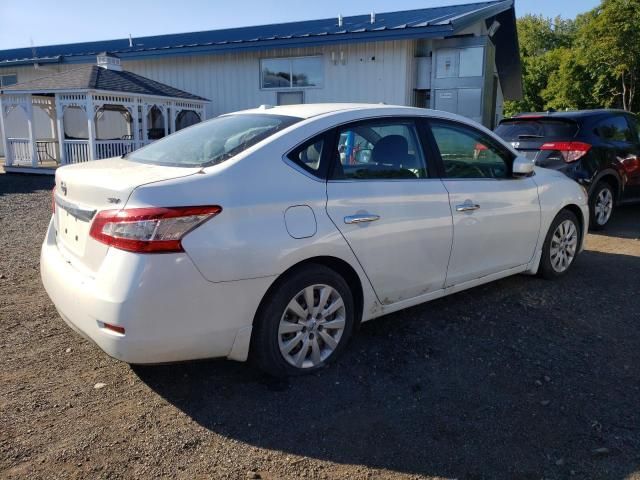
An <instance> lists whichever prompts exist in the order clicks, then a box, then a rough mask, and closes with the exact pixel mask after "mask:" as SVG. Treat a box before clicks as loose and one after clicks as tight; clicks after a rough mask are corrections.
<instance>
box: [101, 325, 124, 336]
mask: <svg viewBox="0 0 640 480" xmlns="http://www.w3.org/2000/svg"><path fill="white" fill-rule="evenodd" d="M102 325H103V326H104V328H105V329H107V330H111V331H112V332H116V333H119V334H120V335H124V327H120V326H118V325H111V324H110V323H103V324H102Z"/></svg>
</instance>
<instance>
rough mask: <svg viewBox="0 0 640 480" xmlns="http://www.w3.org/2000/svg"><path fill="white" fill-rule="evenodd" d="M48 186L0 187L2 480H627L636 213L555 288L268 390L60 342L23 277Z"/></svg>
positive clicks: (386, 343) (391, 331)
mask: <svg viewBox="0 0 640 480" xmlns="http://www.w3.org/2000/svg"><path fill="white" fill-rule="evenodd" d="M51 186H52V180H51V179H50V178H42V177H36V176H19V175H6V174H5V175H1V174H0V245H2V249H1V250H0V360H1V363H0V366H1V368H0V477H2V478H159V477H165V478H169V477H170V478H184V479H199V478H239V479H246V478H262V479H281V478H284V479H298V478H308V479H316V478H317V479H325V478H327V479H333V478H340V479H342V478H345V479H387V478H389V479H401V478H402V479H404V478H429V479H433V478H459V479H483V478H487V479H498V478H509V479H542V478H548V479H564V478H580V479H583V478H589V479H591V478H599V479H640V207H638V206H635V207H625V208H623V209H620V210H619V211H618V213H617V214H616V216H615V218H614V219H613V224H612V225H611V228H610V229H609V230H608V231H607V232H606V233H604V234H598V235H589V237H588V241H587V251H586V252H585V253H584V254H583V255H582V256H581V257H580V258H579V259H578V261H577V263H576V265H575V268H574V269H573V270H572V271H571V273H570V274H569V275H568V276H566V277H564V278H563V279H561V280H559V281H555V282H550V281H544V280H540V279H538V278H532V277H526V276H517V277H513V278H508V279H505V280H502V281H499V282H496V283H493V284H490V285H486V286H483V287H479V288H475V289H472V290H470V291H467V292H463V293H460V294H457V295H454V296H451V297H448V298H444V299H441V300H437V301H434V302H432V303H429V304H425V305H422V306H419V307H414V308H412V309H409V310H406V311H402V312H399V313H396V314H393V315H390V316H388V317H385V318H382V319H379V320H376V321H373V322H370V323H367V324H365V325H363V327H362V329H361V331H360V333H359V335H358V336H357V338H355V340H354V341H353V342H352V344H351V347H350V349H349V351H348V352H347V354H346V355H345V356H344V357H342V359H341V360H340V361H339V362H338V363H337V364H335V365H333V366H332V367H330V368H328V369H325V370H323V371H322V372H320V373H318V374H317V375H314V376H309V377H305V378H298V379H295V380H292V381H288V382H274V381H272V380H269V379H268V378H266V377H264V376H262V375H261V374H259V373H257V372H255V371H254V370H252V369H251V368H249V367H248V366H247V365H245V364H239V363H233V362H227V361H207V362H197V363H187V364H179V365H169V366H159V367H146V368H139V367H137V368H132V367H129V366H128V365H126V364H124V363H120V362H118V361H116V360H113V359H111V358H109V357H107V356H106V355H105V354H104V353H103V352H102V351H100V350H99V349H98V348H97V347H95V346H94V345H92V344H90V343H89V342H87V341H85V340H83V339H82V338H80V337H79V336H78V335H76V334H75V333H74V332H72V331H71V330H70V329H69V328H68V327H67V326H66V325H65V324H64V323H63V322H62V320H61V319H60V318H59V317H58V315H57V313H56V311H55V309H54V307H53V305H52V304H51V302H50V301H49V299H48V298H47V296H46V294H45V292H44V290H43V288H42V286H41V283H40V276H39V270H38V257H39V250H40V242H41V241H42V238H43V235H44V232H45V228H46V225H47V222H48V220H49V216H50V208H51V207H50V203H51V200H50V189H51ZM97 383H104V384H105V386H104V387H103V388H99V389H96V388H94V386H95V385H96V384H97Z"/></svg>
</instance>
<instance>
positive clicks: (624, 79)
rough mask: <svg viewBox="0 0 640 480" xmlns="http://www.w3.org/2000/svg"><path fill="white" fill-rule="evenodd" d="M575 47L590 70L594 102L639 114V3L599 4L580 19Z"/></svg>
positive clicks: (611, 1)
mask: <svg viewBox="0 0 640 480" xmlns="http://www.w3.org/2000/svg"><path fill="white" fill-rule="evenodd" d="M575 43H576V47H577V50H578V51H579V52H580V54H581V56H582V61H583V62H584V64H585V65H588V66H590V68H591V69H592V73H591V78H590V80H591V82H592V87H593V96H594V98H595V99H596V100H597V101H598V102H599V103H601V104H602V106H607V107H609V106H618V107H622V108H624V109H625V110H630V111H639V110H640V98H638V97H639V96H638V94H637V90H638V83H639V82H640V0H603V1H602V3H601V5H600V6H599V7H597V8H596V9H594V10H593V11H592V12H590V13H589V14H587V15H586V16H585V17H584V19H582V22H581V25H580V28H579V31H578V34H577V38H576V42H575Z"/></svg>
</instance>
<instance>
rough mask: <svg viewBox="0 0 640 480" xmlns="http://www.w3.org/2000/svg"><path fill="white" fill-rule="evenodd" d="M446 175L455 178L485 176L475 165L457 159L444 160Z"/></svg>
mask: <svg viewBox="0 0 640 480" xmlns="http://www.w3.org/2000/svg"><path fill="white" fill-rule="evenodd" d="M444 163H445V171H446V172H447V175H451V176H452V177H457V178H477V177H480V178H485V177H486V176H487V174H486V173H485V172H484V171H483V170H482V169H481V168H480V167H478V166H477V165H472V164H469V163H467V162H463V161H459V160H445V162H444Z"/></svg>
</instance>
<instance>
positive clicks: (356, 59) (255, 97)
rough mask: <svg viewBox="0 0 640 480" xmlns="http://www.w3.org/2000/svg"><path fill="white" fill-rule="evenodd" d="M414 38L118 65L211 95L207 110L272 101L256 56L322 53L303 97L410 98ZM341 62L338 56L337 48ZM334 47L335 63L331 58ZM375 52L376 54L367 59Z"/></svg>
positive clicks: (387, 100)
mask: <svg viewBox="0 0 640 480" xmlns="http://www.w3.org/2000/svg"><path fill="white" fill-rule="evenodd" d="M413 48H414V42H412V41H411V42H410V41H404V40H402V41H393V42H373V43H357V44H347V45H334V46H327V47H319V48H313V47H311V48H287V49H278V50H267V51H264V52H248V53H228V54H223V55H200V56H191V57H166V58H159V59H150V60H142V61H123V68H124V69H126V70H129V71H132V72H135V73H138V74H140V75H143V76H145V77H149V78H152V79H154V80H157V81H159V82H163V83H166V84H169V85H172V86H174V87H176V88H180V89H181V90H185V91H187V92H190V93H194V94H196V95H200V96H202V97H205V98H208V99H210V100H211V101H212V105H211V106H210V107H209V110H208V115H219V114H221V113H226V112H232V111H236V110H243V109H246V108H252V107H256V106H258V105H261V104H275V103H276V90H261V89H260V62H259V59H260V58H271V57H294V56H307V55H322V57H323V60H324V62H323V63H324V85H323V87H322V88H307V89H303V90H304V97H305V103H317V102H371V103H378V102H384V103H388V104H400V105H404V104H410V103H411V98H412V88H413V86H412V85H413V79H412V77H411V75H412V71H413V61H412V52H413ZM341 51H343V52H344V55H345V60H346V64H345V65H342V64H341V62H340V52H341ZM331 52H335V56H336V63H337V64H336V65H334V64H333V62H332V61H331ZM372 57H375V60H371V58H372Z"/></svg>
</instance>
